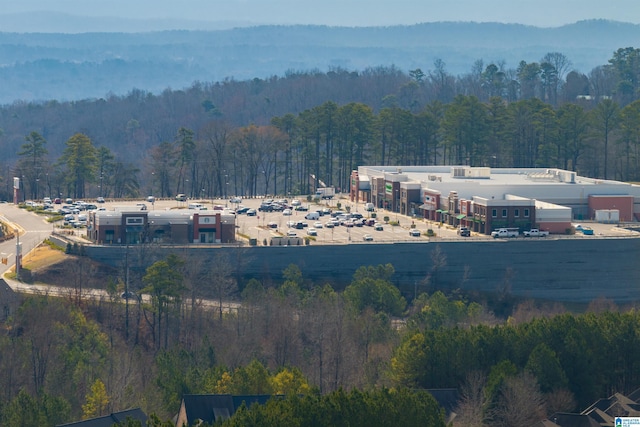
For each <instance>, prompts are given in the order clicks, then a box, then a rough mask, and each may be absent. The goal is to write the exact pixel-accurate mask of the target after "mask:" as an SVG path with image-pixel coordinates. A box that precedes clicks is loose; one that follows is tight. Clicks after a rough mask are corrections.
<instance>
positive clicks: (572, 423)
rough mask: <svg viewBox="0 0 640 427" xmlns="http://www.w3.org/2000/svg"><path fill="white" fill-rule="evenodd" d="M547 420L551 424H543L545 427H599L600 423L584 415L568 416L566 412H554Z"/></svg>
mask: <svg viewBox="0 0 640 427" xmlns="http://www.w3.org/2000/svg"><path fill="white" fill-rule="evenodd" d="M547 420H548V421H551V424H544V425H547V426H553V425H558V426H562V427H601V425H600V423H598V422H597V421H596V420H594V419H593V418H591V417H590V416H588V415H585V414H569V413H566V412H556V413H555V414H553V415H552V416H550V417H549V418H548V419H547Z"/></svg>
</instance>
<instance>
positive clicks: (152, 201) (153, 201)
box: [147, 196, 156, 203]
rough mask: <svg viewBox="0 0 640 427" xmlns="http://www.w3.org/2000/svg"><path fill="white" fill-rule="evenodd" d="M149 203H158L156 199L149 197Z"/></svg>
mask: <svg viewBox="0 0 640 427" xmlns="http://www.w3.org/2000/svg"><path fill="white" fill-rule="evenodd" d="M147 202H149V203H155V202H156V198H155V197H154V196H147Z"/></svg>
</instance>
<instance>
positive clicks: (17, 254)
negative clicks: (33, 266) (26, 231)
mask: <svg viewBox="0 0 640 427" xmlns="http://www.w3.org/2000/svg"><path fill="white" fill-rule="evenodd" d="M15 231H16V280H20V258H21V257H20V231H19V230H18V229H17V228H16V229H15Z"/></svg>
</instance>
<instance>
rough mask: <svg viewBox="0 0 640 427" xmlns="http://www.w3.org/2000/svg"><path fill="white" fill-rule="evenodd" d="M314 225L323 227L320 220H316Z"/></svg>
mask: <svg viewBox="0 0 640 427" xmlns="http://www.w3.org/2000/svg"><path fill="white" fill-rule="evenodd" d="M313 226H314V227H315V228H322V223H321V222H320V221H316V222H314V223H313Z"/></svg>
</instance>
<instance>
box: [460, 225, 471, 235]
mask: <svg viewBox="0 0 640 427" xmlns="http://www.w3.org/2000/svg"><path fill="white" fill-rule="evenodd" d="M457 233H458V236H462V237H469V236H471V230H469V227H458V231H457Z"/></svg>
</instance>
